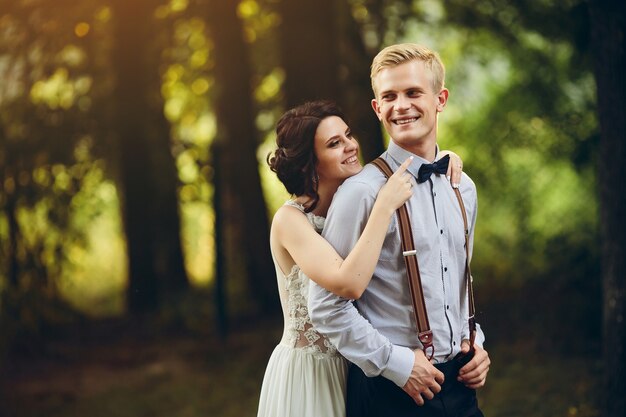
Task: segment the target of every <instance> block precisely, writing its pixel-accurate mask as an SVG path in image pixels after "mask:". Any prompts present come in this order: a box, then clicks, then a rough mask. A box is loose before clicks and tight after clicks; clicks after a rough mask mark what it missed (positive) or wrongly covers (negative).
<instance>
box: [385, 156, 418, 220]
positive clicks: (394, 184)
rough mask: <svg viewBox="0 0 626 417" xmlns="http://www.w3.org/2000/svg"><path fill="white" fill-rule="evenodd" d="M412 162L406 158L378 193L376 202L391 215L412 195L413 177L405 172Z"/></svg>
mask: <svg viewBox="0 0 626 417" xmlns="http://www.w3.org/2000/svg"><path fill="white" fill-rule="evenodd" d="M411 162H413V157H412V156H411V157H409V158H407V160H406V161H404V162H403V163H402V165H400V167H399V168H398V169H397V170H396V172H394V173H393V175H392V176H391V177H389V179H388V180H387V183H386V184H385V185H383V186H382V188H381V189H380V191H379V192H378V197H376V201H377V202H378V201H380V203H382V204H383V205H384V206H385V207H388V208H390V209H391V212H390V213H391V214H393V212H394V211H396V210H397V209H398V208H400V207H401V206H402V205H403V204H404V203H405V202H406V201H407V200H408V199H409V198H411V195H413V191H412V190H411V188H412V187H413V183H414V181H415V180H414V179H413V176H412V175H411V174H410V173H408V172H406V170H407V168H408V167H409V165H411Z"/></svg>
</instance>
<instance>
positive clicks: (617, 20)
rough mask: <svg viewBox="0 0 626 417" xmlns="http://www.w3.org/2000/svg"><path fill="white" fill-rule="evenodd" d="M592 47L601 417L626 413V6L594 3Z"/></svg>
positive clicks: (603, 0) (608, 0)
mask: <svg viewBox="0 0 626 417" xmlns="http://www.w3.org/2000/svg"><path fill="white" fill-rule="evenodd" d="M589 6H590V18H591V22H590V23H591V41H592V47H591V50H592V51H594V53H595V56H594V58H595V59H594V63H595V77H596V84H597V91H598V113H599V119H600V135H601V141H600V166H599V173H598V179H599V181H598V183H599V188H600V216H601V227H602V230H601V234H602V265H603V267H604V269H603V272H602V274H603V294H604V300H603V305H604V317H603V323H604V325H603V332H604V335H603V355H604V366H605V370H604V387H603V388H604V389H603V401H602V415H603V416H605V417H615V416H626V397H625V396H624V393H625V392H626V350H625V349H624V348H625V345H626V320H625V319H626V318H625V317H624V315H625V314H626V306H625V304H626V297H625V291H626V285H625V284H626V193H624V178H626V140H625V138H624V134H625V132H626V123H625V120H624V118H625V117H626V83H625V82H624V68H626V65H625V64H626V62H625V60H624V34H625V30H624V29H625V24H624V22H625V19H624V9H623V7H622V5H621V4H620V3H619V2H613V1H610V0H606V1H605V0H595V1H591V2H590V5H589Z"/></svg>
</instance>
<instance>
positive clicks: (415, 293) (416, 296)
mask: <svg viewBox="0 0 626 417" xmlns="http://www.w3.org/2000/svg"><path fill="white" fill-rule="evenodd" d="M372 164H374V165H375V166H376V167H377V168H378V169H379V170H380V171H381V172H382V173H383V174H384V175H385V177H386V178H389V177H390V176H391V175H392V174H393V171H392V170H391V168H390V167H389V164H387V161H385V160H384V159H383V158H380V157H379V158H376V159H375V160H373V161H372ZM454 194H455V195H456V198H457V200H458V201H459V207H460V209H461V215H462V216H463V226H464V236H465V255H466V256H465V282H466V286H467V298H468V310H469V319H468V324H469V333H470V334H469V337H470V349H473V348H474V340H475V339H476V320H475V318H474V315H475V307H474V289H473V286H472V281H473V278H472V273H471V270H470V262H469V259H470V258H469V226H468V222H467V214H466V212H465V204H463V198H462V197H461V192H460V191H459V189H458V188H454ZM397 215H398V222H399V225H400V237H401V239H402V254H403V256H404V263H405V266H406V271H407V277H408V281H409V289H410V291H411V301H412V303H413V312H414V314H415V322H416V323H417V330H418V338H419V340H420V342H421V343H422V346H423V350H424V354H425V355H426V357H427V358H428V359H432V357H433V356H434V354H435V347H434V346H433V333H432V330H430V324H429V322H428V314H427V313H426V303H425V301H424V292H423V290H422V280H421V277H420V272H419V266H418V264H417V251H416V250H415V243H414V241H413V232H412V229H411V221H410V220H409V213H408V210H407V208H406V204H404V205H402V206H401V207H400V208H399V209H398V210H397ZM428 351H430V352H428Z"/></svg>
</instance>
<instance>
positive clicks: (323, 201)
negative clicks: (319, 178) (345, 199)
mask: <svg viewBox="0 0 626 417" xmlns="http://www.w3.org/2000/svg"><path fill="white" fill-rule="evenodd" d="M340 185H341V184H333V185H330V184H326V183H323V182H322V183H320V184H319V186H318V189H317V194H318V195H319V200H318V201H317V205H316V206H315V208H314V209H313V211H312V213H313V214H315V215H316V216H322V217H326V214H328V208H329V207H330V203H331V202H332V201H333V196H334V195H335V192H337V188H339V186H340ZM296 201H297V202H298V203H300V204H302V205H303V206H305V207H308V206H309V205H310V204H311V203H312V201H313V199H311V198H310V197H307V196H298V197H297V198H296Z"/></svg>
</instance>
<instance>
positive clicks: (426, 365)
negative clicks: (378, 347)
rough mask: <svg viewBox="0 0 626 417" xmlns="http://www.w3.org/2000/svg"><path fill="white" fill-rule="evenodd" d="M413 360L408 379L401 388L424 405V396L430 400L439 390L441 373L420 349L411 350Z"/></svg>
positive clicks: (441, 381) (416, 401)
mask: <svg viewBox="0 0 626 417" xmlns="http://www.w3.org/2000/svg"><path fill="white" fill-rule="evenodd" d="M413 353H414V354H415V362H413V370H412V371H411V375H410V376H409V380H408V381H407V382H406V384H404V387H402V389H403V390H404V391H405V392H406V393H407V394H409V395H410V396H411V398H413V401H415V403H416V404H417V405H424V398H426V399H428V400H432V399H433V397H434V396H435V394H437V393H438V392H439V391H441V384H443V373H442V372H441V371H440V370H439V369H437V368H435V367H434V366H433V364H432V363H430V361H429V360H428V359H426V356H425V355H424V352H422V350H421V349H416V350H414V351H413Z"/></svg>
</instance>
